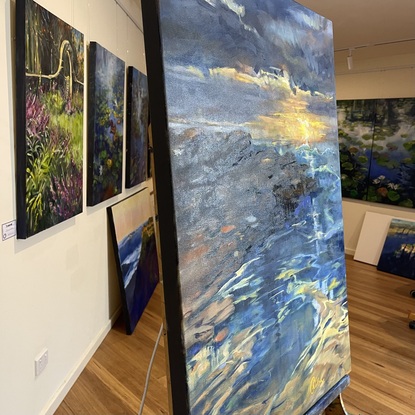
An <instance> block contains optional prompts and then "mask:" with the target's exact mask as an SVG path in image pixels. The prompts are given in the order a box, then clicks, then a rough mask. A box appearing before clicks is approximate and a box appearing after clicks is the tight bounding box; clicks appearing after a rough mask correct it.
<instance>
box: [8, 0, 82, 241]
mask: <svg viewBox="0 0 415 415" xmlns="http://www.w3.org/2000/svg"><path fill="white" fill-rule="evenodd" d="M16 80H17V85H16V166H17V168H16V170H17V171H16V177H17V184H16V190H17V236H18V238H27V237H29V236H32V235H35V234H37V233H39V232H41V231H43V230H45V229H48V228H50V227H52V226H54V225H57V224H58V223H60V222H63V221H65V220H67V219H70V218H72V217H73V216H75V215H77V214H79V213H80V212H82V183H83V179H82V177H83V176H82V171H83V170H82V166H83V103H84V101H83V94H84V37H83V34H82V33H80V32H79V31H77V30H76V29H74V28H73V27H71V26H70V25H68V24H66V23H65V22H64V21H62V20H61V19H59V18H58V17H57V16H54V15H53V14H51V13H49V12H48V11H47V10H46V9H45V8H43V7H41V6H39V5H38V4H37V3H35V2H34V1H32V0H18V1H17V2H16Z"/></svg>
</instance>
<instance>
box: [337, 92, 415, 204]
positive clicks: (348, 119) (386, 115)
mask: <svg viewBox="0 0 415 415" xmlns="http://www.w3.org/2000/svg"><path fill="white" fill-rule="evenodd" d="M337 105H338V122H339V145H340V158H341V180H342V192H343V196H344V197H349V198H353V199H361V200H367V201H369V202H378V203H385V204H390V205H398V206H402V207H409V208H412V207H414V206H415V98H399V99H376V100H374V99H370V100H351V101H338V103H337Z"/></svg>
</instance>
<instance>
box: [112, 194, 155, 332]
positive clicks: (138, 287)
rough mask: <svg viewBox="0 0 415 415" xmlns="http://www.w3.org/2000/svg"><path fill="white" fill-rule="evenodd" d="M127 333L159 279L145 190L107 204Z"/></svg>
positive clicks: (138, 316) (150, 215) (147, 196)
mask: <svg viewBox="0 0 415 415" xmlns="http://www.w3.org/2000/svg"><path fill="white" fill-rule="evenodd" d="M108 215H109V218H110V227H111V234H112V236H113V247H114V252H115V257H116V262H117V268H118V277H119V278H118V279H119V283H120V290H121V298H122V300H123V310H124V317H125V325H126V332H127V334H132V333H133V331H134V329H135V327H136V325H137V323H138V321H139V319H140V317H141V315H142V313H143V311H144V309H145V307H146V305H147V303H148V301H149V300H150V298H151V295H152V294H153V291H154V289H155V287H156V285H157V283H158V281H159V271H158V259H157V248H156V235H155V226H154V218H153V214H152V211H151V203H150V195H149V192H148V189H144V190H142V191H141V192H139V193H136V194H135V195H133V196H130V197H129V198H127V199H125V200H123V201H121V202H119V203H117V204H115V205H113V206H110V207H108Z"/></svg>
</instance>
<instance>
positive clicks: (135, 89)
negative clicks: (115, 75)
mask: <svg viewBox="0 0 415 415" xmlns="http://www.w3.org/2000/svg"><path fill="white" fill-rule="evenodd" d="M127 79H128V81H127V87H128V89H127V140H126V141H127V142H126V177H125V186H126V187H133V186H136V185H138V184H140V183H142V182H144V181H145V180H146V178H147V157H148V155H147V149H148V146H147V141H148V137H147V130H148V87H147V76H146V75H144V74H143V73H141V72H140V71H139V70H137V69H135V68H134V67H132V66H129V67H128V78H127Z"/></svg>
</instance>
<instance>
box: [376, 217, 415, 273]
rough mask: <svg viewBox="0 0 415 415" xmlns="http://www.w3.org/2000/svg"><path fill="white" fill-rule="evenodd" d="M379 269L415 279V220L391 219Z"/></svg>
mask: <svg viewBox="0 0 415 415" xmlns="http://www.w3.org/2000/svg"><path fill="white" fill-rule="evenodd" d="M377 269H378V270H379V271H384V272H389V273H390V274H395V275H400V276H401V277H406V278H411V279H413V280H415V222H413V221H409V220H402V219H392V220H391V224H390V227H389V230H388V234H387V236H386V240H385V244H384V246H383V249H382V253H381V255H380V259H379V263H378V266H377Z"/></svg>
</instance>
